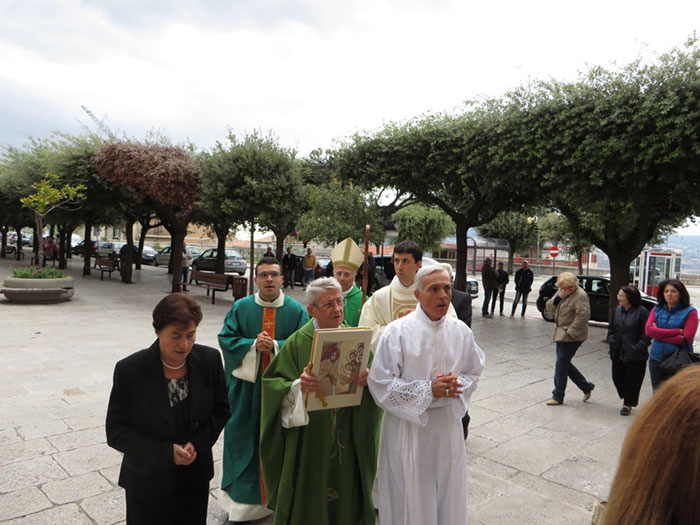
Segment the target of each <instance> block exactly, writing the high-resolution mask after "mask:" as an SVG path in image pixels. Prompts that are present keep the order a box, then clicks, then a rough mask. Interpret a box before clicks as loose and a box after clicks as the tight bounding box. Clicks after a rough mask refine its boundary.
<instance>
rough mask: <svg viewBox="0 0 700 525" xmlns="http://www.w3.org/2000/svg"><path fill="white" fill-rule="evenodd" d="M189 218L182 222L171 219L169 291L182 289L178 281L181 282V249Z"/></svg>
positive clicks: (183, 245)
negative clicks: (170, 283) (170, 274)
mask: <svg viewBox="0 0 700 525" xmlns="http://www.w3.org/2000/svg"><path fill="white" fill-rule="evenodd" d="M188 224H189V220H188V221H186V222H184V224H183V222H182V221H178V222H175V221H173V224H172V230H168V231H170V264H169V265H168V266H169V267H170V268H172V274H173V278H172V287H171V292H172V293H175V292H179V291H181V290H182V288H181V285H180V283H181V282H182V280H183V279H182V250H183V249H184V247H185V237H187V225H188Z"/></svg>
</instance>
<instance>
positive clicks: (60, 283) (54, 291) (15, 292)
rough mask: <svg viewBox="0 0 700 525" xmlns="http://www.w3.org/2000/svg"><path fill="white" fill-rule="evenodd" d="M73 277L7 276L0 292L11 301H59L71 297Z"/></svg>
mask: <svg viewBox="0 0 700 525" xmlns="http://www.w3.org/2000/svg"><path fill="white" fill-rule="evenodd" d="M73 284H74V283H73V278H72V277H59V278H56V279H20V278H17V277H8V278H6V279H5V282H4V283H3V286H2V290H1V291H2V293H4V294H5V297H6V298H7V300H8V301H12V302H13V303H59V302H61V301H67V300H68V299H70V298H71V297H73V292H74V289H73Z"/></svg>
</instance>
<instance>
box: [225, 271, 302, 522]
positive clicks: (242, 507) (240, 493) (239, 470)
mask: <svg viewBox="0 0 700 525" xmlns="http://www.w3.org/2000/svg"><path fill="white" fill-rule="evenodd" d="M254 279H255V284H256V285H257V286H258V292H257V293H256V294H255V295H251V296H248V297H246V298H244V299H239V300H237V301H236V302H235V303H234V304H233V306H232V307H231V309H230V310H229V312H228V314H226V319H225V320H224V326H223V328H222V329H221V333H220V334H219V345H220V346H221V350H222V352H223V354H224V370H225V374H226V382H227V387H228V400H229V405H230V407H231V418H230V419H229V420H228V423H226V427H225V429H224V451H223V472H222V479H221V489H222V491H223V493H222V494H221V498H220V499H219V503H220V505H221V507H222V508H223V509H224V510H226V511H227V512H228V514H229V520H231V521H238V522H240V521H250V520H257V519H260V518H263V517H265V516H267V515H269V514H271V511H270V510H269V508H268V507H267V502H268V501H267V495H266V494H265V490H264V485H263V483H262V476H261V464H260V453H259V448H258V445H259V441H260V397H261V393H260V390H261V377H262V373H263V372H264V371H265V368H266V367H267V366H268V365H269V363H270V361H271V358H272V357H273V355H274V354H275V353H277V352H278V351H279V350H280V348H281V347H282V345H283V344H284V342H285V340H286V339H287V337H289V336H290V335H291V334H293V333H294V332H295V331H296V330H297V329H299V328H300V327H301V326H303V325H304V324H305V323H306V322H307V321H308V320H309V315H308V314H307V312H306V310H305V309H304V307H303V306H302V305H301V304H300V303H299V302H298V301H295V300H294V299H292V298H291V297H287V296H285V295H284V294H283V293H282V291H281V290H280V288H281V286H282V282H283V277H282V270H281V268H280V265H279V262H278V261H277V259H275V258H272V257H263V258H262V259H260V261H259V262H258V264H257V265H256V267H255V278H254Z"/></svg>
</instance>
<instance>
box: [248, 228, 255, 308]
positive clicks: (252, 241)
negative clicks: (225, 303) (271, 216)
mask: <svg viewBox="0 0 700 525" xmlns="http://www.w3.org/2000/svg"><path fill="white" fill-rule="evenodd" d="M254 234H255V219H251V221H250V277H248V295H253V292H254V291H255V288H254V283H253V275H254V274H255V237H254Z"/></svg>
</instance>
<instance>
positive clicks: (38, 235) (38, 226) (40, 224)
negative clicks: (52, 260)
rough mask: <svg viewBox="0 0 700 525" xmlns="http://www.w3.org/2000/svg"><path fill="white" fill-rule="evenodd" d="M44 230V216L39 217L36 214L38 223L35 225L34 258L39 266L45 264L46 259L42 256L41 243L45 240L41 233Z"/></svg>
mask: <svg viewBox="0 0 700 525" xmlns="http://www.w3.org/2000/svg"><path fill="white" fill-rule="evenodd" d="M43 230H44V223H43V218H42V217H39V216H38V215H37V216H36V224H35V225H34V235H33V236H32V238H33V239H34V243H33V244H34V246H33V248H34V260H35V261H36V264H37V266H39V265H40V264H41V266H44V261H43V260H42V258H41V257H40V255H41V244H42V241H43V237H42V235H41V232H42V231H43Z"/></svg>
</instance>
